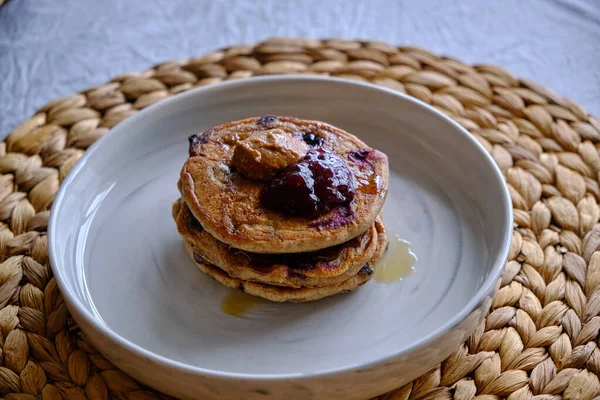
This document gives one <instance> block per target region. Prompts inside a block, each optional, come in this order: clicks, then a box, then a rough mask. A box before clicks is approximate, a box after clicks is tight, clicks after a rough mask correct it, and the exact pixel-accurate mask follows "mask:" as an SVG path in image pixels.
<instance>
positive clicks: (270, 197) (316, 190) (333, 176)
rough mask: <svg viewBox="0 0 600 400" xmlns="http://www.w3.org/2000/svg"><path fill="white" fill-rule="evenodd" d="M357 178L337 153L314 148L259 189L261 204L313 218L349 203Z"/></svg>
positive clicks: (352, 197) (352, 196)
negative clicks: (260, 190)
mask: <svg viewBox="0 0 600 400" xmlns="http://www.w3.org/2000/svg"><path fill="white" fill-rule="evenodd" d="M355 191H356V179H355V178H354V175H353V174H352V171H351V170H350V168H349V167H348V164H346V162H345V161H344V160H343V159H342V158H341V157H339V156H338V155H336V154H334V153H332V152H330V151H327V150H324V149H322V148H317V149H313V150H310V151H309V152H308V153H307V154H306V156H305V157H304V158H303V159H302V160H301V161H300V162H298V163H296V164H294V165H291V166H289V167H287V168H286V169H284V170H283V171H281V172H280V173H279V174H278V175H277V176H276V177H275V179H273V180H272V181H271V182H269V183H268V184H267V185H266V186H265V187H264V188H263V190H262V192H261V196H260V200H261V202H262V203H263V205H264V206H266V207H269V208H273V209H276V210H279V211H283V212H286V213H288V214H291V215H297V216H302V217H307V218H314V217H316V216H318V215H320V214H323V213H326V212H327V211H329V210H332V209H334V208H336V207H342V206H346V205H348V204H350V202H351V201H352V200H353V199H354V193H355Z"/></svg>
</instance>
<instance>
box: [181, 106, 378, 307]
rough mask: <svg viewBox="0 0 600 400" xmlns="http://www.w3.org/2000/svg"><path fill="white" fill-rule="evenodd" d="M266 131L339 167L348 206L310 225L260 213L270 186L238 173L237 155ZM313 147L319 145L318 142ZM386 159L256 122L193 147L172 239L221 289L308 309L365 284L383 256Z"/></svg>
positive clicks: (317, 131) (357, 144)
mask: <svg viewBox="0 0 600 400" xmlns="http://www.w3.org/2000/svg"><path fill="white" fill-rule="evenodd" d="M265 130H270V131H272V132H277V134H282V135H292V136H293V137H299V138H302V137H304V138H306V137H307V135H309V136H308V137H310V140H308V141H306V143H307V145H310V146H312V147H314V146H318V147H320V148H323V149H325V150H327V151H329V152H332V153H335V154H336V155H338V156H339V157H341V158H343V159H344V160H345V161H346V162H347V165H348V167H349V168H350V170H351V171H352V173H353V174H354V177H355V178H356V182H357V186H356V192H355V196H354V198H353V199H352V201H351V202H350V203H349V204H347V205H345V206H344V207H337V208H334V209H331V210H327V212H325V213H323V214H321V215H318V216H313V217H310V218H308V217H304V216H297V215H288V214H286V213H284V212H281V211H280V210H273V209H270V208H268V207H265V206H264V204H263V203H262V202H261V198H260V194H261V190H262V189H263V187H264V186H265V185H266V184H267V183H266V182H264V181H261V180H256V179H250V178H248V177H247V176H246V175H245V174H243V173H241V172H240V171H239V169H236V168H235V167H234V162H233V161H232V158H233V157H234V151H235V146H236V145H237V144H238V143H239V142H240V141H242V140H244V139H247V138H248V137H251V136H252V135H255V134H257V133H258V132H264V131H265ZM315 138H316V139H318V140H315ZM388 175H389V172H388V162H387V157H386V156H385V155H384V154H383V153H381V152H379V151H377V150H373V149H370V148H369V147H368V146H367V145H366V144H365V143H363V142H362V141H360V140H359V139H357V138H356V137H355V136H353V135H351V134H349V133H347V132H345V131H343V130H341V129H338V128H335V127H333V126H331V125H328V124H324V123H322V122H315V121H308V120H300V119H296V118H291V117H273V116H269V117H259V118H249V119H245V120H241V121H236V122H231V123H227V124H224V125H220V126H217V127H215V128H212V129H210V130H208V131H206V132H204V133H202V134H199V135H193V136H192V137H190V149H189V158H188V159H187V161H186V162H185V164H184V166H183V168H182V170H181V175H180V179H179V182H178V188H179V192H180V194H181V198H180V199H178V200H177V201H176V202H175V203H174V204H173V218H174V219H175V222H176V224H177V230H178V232H179V233H180V234H181V235H182V236H183V238H184V239H185V245H186V248H187V249H188V251H189V253H190V255H191V256H192V259H193V260H194V262H195V264H196V265H197V266H198V267H199V268H200V269H201V270H202V271H204V272H205V273H206V274H208V275H210V276H211V277H213V278H215V279H216V280H217V281H219V282H221V283H222V284H224V285H226V286H229V287H232V288H238V289H240V290H242V291H244V292H246V293H248V294H251V295H254V296H259V297H263V298H265V299H268V300H271V301H277V302H283V301H290V302H305V301H312V300H317V299H321V298H323V297H327V296H331V295H334V294H338V293H342V292H348V291H351V290H354V289H356V288H357V287H358V286H360V285H362V284H364V283H365V282H367V281H368V280H369V279H370V278H371V276H372V274H373V272H374V269H375V268H376V267H377V266H376V264H377V261H378V260H379V259H380V258H381V257H382V255H383V253H384V252H385V250H386V248H387V236H386V232H385V228H384V226H383V224H382V221H381V218H380V212H381V208H382V206H383V203H384V201H385V197H386V194H387V185H388Z"/></svg>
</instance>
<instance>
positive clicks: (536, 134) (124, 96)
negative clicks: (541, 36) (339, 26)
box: [0, 39, 600, 400]
mask: <svg viewBox="0 0 600 400" xmlns="http://www.w3.org/2000/svg"><path fill="white" fill-rule="evenodd" d="M281 73H316V74H330V75H335V76H339V77H346V78H350V79H357V80H361V81H371V82H374V83H376V84H379V85H383V86H386V87H388V88H392V89H395V90H398V91H401V92H405V93H408V94H409V95H411V96H414V97H416V98H418V99H420V100H422V101H424V102H427V103H429V104H432V105H433V106H434V107H436V108H437V109H439V110H440V111H442V112H444V113H446V114H447V115H449V116H450V117H452V118H454V119H455V120H456V121H458V122H459V123H460V124H462V125H463V126H464V127H465V128H467V129H468V130H469V131H470V132H471V133H472V134H473V135H474V136H475V137H476V138H477V139H478V140H479V141H480V142H481V143H482V144H483V145H484V147H485V148H486V149H487V150H488V151H489V152H490V153H491V155H492V156H493V157H494V160H496V162H497V163H498V165H499V166H500V168H501V169H502V171H503V173H504V176H505V177H506V180H507V182H508V187H509V189H510V193H511V196H512V202H513V205H514V217H515V226H514V232H513V237H512V245H511V250H510V255H509V262H508V264H507V267H506V272H505V275H504V279H503V282H502V287H501V289H500V290H499V292H498V294H497V296H496V297H495V299H494V302H493V305H492V310H491V311H490V314H489V315H488V316H487V319H486V320H485V321H484V322H483V323H482V324H481V325H480V326H479V328H478V329H477V331H476V332H475V333H474V334H473V335H472V336H471V338H469V340H468V341H467V342H466V343H465V344H464V345H463V346H462V347H461V348H460V349H458V350H457V352H456V353H454V354H453V355H452V356H451V357H450V358H448V359H447V360H446V361H444V363H442V364H441V365H439V366H438V367H437V368H435V369H433V370H432V371H430V372H429V373H427V374H426V375H424V376H422V377H420V378H419V379H417V380H415V381H414V382H412V383H410V384H408V385H405V386H404V387H402V388H400V389H398V390H396V391H394V392H392V393H388V394H386V395H383V396H381V399H386V400H389V399H394V400H396V399H398V400H399V399H412V400H417V399H461V400H470V399H478V400H483V399H500V398H505V397H508V398H509V399H561V398H562V399H583V400H585V399H592V398H594V396H597V395H598V394H599V393H600V383H599V381H598V375H599V374H600V349H598V345H599V343H600V342H599V338H598V332H599V329H600V316H599V313H600V224H598V221H599V217H600V208H599V207H598V201H599V200H600V186H599V182H598V178H599V175H598V173H599V172H600V153H599V149H600V121H598V120H597V119H595V118H593V117H591V116H590V115H588V114H587V113H586V112H585V110H583V109H582V108H581V107H580V106H578V105H577V104H575V103H573V102H572V101H570V100H568V99H565V98H562V97H560V96H558V95H557V94H555V93H554V92H552V91H550V90H548V89H547V88H545V87H543V86H541V85H539V84H537V83H535V82H532V81H529V80H524V79H517V78H515V77H514V76H513V75H511V74H510V73H509V72H508V71H506V70H504V69H502V68H500V67H497V66H492V65H477V66H470V65H466V64H463V63H462V62H460V61H457V60H454V59H452V58H448V57H442V56H439V55H436V54H433V53H430V52H428V51H426V50H423V49H420V48H416V47H395V46H390V45H387V44H384V43H379V42H357V41H345V40H324V41H318V40H303V39H272V40H270V41H267V42H264V43H260V44H257V45H250V46H235V47H231V48H227V49H224V50H221V51H216V52H213V53H210V54H206V55H204V56H201V57H196V58H191V59H189V60H177V61H171V62H167V63H164V64H161V65H158V66H156V67H155V68H153V69H151V70H149V71H145V72H138V73H131V74H125V75H122V76H119V77H117V78H115V79H113V80H112V81H111V82H110V83H107V84H105V85H101V86H96V87H93V88H90V89H88V90H85V91H83V92H82V93H80V94H76V95H72V96H68V97H63V98H60V99H57V100H54V101H52V102H50V103H49V104H47V105H46V106H44V107H43V108H41V109H40V110H39V111H38V112H37V113H36V114H35V115H34V116H33V117H31V118H30V119H29V120H28V121H26V122H25V123H23V124H22V125H21V126H19V127H18V128H17V129H15V130H14V131H13V132H12V133H11V134H10V136H8V138H7V139H6V141H4V142H3V143H1V144H0V173H1V177H0V220H1V221H2V222H1V223H0V255H1V256H2V260H3V262H2V263H1V264H0V347H1V349H2V351H1V352H0V393H1V394H4V398H6V399H22V400H29V399H35V398H42V399H61V398H62V399H86V398H88V399H107V398H118V399H156V398H166V396H163V395H161V394H159V393H156V392H153V391H152V390H150V389H148V388H145V387H143V386H142V385H140V384H138V383H136V382H135V381H134V380H132V379H131V378H129V377H128V376H127V375H125V374H124V373H122V372H120V371H119V370H118V369H116V368H115V367H114V366H113V365H112V364H111V363H110V362H108V361H107V360H106V359H105V358H104V357H103V356H102V355H100V354H99V353H98V352H97V351H96V350H95V349H94V348H93V347H91V345H89V344H88V343H87V342H86V339H85V337H84V336H83V334H82V333H81V332H80V330H79V329H78V328H77V326H76V325H75V324H74V322H73V321H72V319H71V318H70V316H69V312H68V311H67V309H66V307H65V304H64V303H63V300H62V298H61V295H60V293H59V290H58V288H57V285H56V281H55V279H54V278H53V275H52V271H51V268H50V265H49V262H48V252H47V242H46V228H47V223H48V214H49V212H48V209H49V207H50V205H51V204H52V200H53V199H54V196H55V194H56V191H57V190H58V187H59V185H60V183H61V182H62V180H63V179H64V177H65V175H66V174H67V173H68V172H69V170H70V169H71V167H72V166H73V164H74V163H75V162H76V161H77V160H78V159H79V157H81V155H82V154H83V153H84V151H85V149H86V148H87V147H88V146H89V145H90V144H92V143H93V142H94V141H95V140H97V139H98V138H100V137H101V136H102V135H103V134H104V133H106V131H107V130H108V129H110V128H111V127H113V126H115V125H116V124H117V123H119V122H120V121H122V120H124V119H125V118H127V117H129V116H130V115H133V114H135V113H136V112H137V111H138V110H139V109H142V108H144V107H146V106H148V105H150V104H153V103H155V102H157V101H160V100H162V99H165V98H167V97H169V96H172V95H174V94H177V93H179V92H183V91H185V90H188V89H191V88H193V87H196V86H203V85H211V84H216V83H219V82H221V81H223V80H227V79H238V78H248V77H251V76H255V75H263V74H281ZM488 228H489V229H493V227H488Z"/></svg>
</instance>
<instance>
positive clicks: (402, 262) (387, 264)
mask: <svg viewBox="0 0 600 400" xmlns="http://www.w3.org/2000/svg"><path fill="white" fill-rule="evenodd" d="M390 236H392V239H390V245H389V247H388V250H387V252H386V253H385V255H384V256H383V259H382V260H381V261H380V262H379V264H377V268H375V276H374V277H375V280H376V281H377V282H380V283H394V282H397V281H399V280H402V278H404V277H407V276H409V275H411V274H412V273H413V272H414V271H415V268H414V266H415V264H416V263H417V261H418V259H417V256H416V255H415V254H414V253H413V252H412V251H410V243H409V242H407V241H406V240H402V239H400V238H399V237H398V235H395V234H394V235H390Z"/></svg>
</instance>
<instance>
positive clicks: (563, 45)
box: [0, 0, 600, 136]
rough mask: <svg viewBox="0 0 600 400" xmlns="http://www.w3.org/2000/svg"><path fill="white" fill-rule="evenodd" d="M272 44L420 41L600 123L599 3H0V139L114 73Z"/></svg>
mask: <svg viewBox="0 0 600 400" xmlns="http://www.w3.org/2000/svg"><path fill="white" fill-rule="evenodd" d="M270 36H306V37H312V38H321V37H344V38H358V39H379V40H383V41H387V42H390V43H393V44H416V45H419V46H422V47H425V48H428V49H430V50H433V51H436V52H440V53H444V54H447V55H451V56H454V57H457V58H460V59H462V60H464V61H466V62H470V63H493V64H499V65H502V66H504V67H506V68H508V69H509V70H511V71H512V72H513V73H514V74H516V75H517V76H521V77H527V78H532V79H535V80H537V81H538V82H541V83H543V84H545V85H547V86H549V87H551V88H552V89H554V90H555V91H556V92H558V93H559V94H561V95H563V96H566V97H569V98H571V99H573V100H575V101H576V102H578V103H579V104H581V105H582V106H583V107H585V108H586V109H587V110H588V111H589V112H591V113H593V114H595V115H596V116H599V115H600V1H597V0H525V1H524V0H461V1H451V0H410V1H409V0H371V1H367V0H360V1H359V0H354V1H353V0H346V1H342V0H289V1H288V0H257V1H252V0H198V1H194V0H155V1H145V0H129V1H125V0H123V1H116V0H115V1H109V0H103V1H98V0H60V1H56V0H37V1H34V0H8V1H7V3H6V4H5V5H4V6H2V7H0V135H2V136H4V135H6V134H8V133H9V132H10V131H11V130H12V129H13V128H14V127H15V126H17V125H18V124H19V123H20V122H22V121H23V120H24V119H26V118H27V117H28V116H29V115H30V114H31V113H32V112H34V111H35V110H36V109H37V108H38V107H40V106H42V105H44V104H45V103H46V102H48V101H50V100H52V99H54V98H56V97H58V96H62V95H67V94H70V93H73V92H77V91H80V90H82V89H85V88H86V87H88V86H91V85H95V84H101V83H104V82H105V81H107V80H108V79H110V78H112V77H113V76H115V75H118V74H121V73H124V72H129V71H140V70H143V69H146V68H148V67H150V66H152V65H154V64H156V63H159V62H161V61H166V60H170V59H175V58H186V57H190V56H193V55H199V54H201V53H203V52H206V51H209V50H213V49H216V48H219V47H221V46H225V45H233V44H238V43H250V42H254V41H258V40H262V39H265V38H267V37H270Z"/></svg>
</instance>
